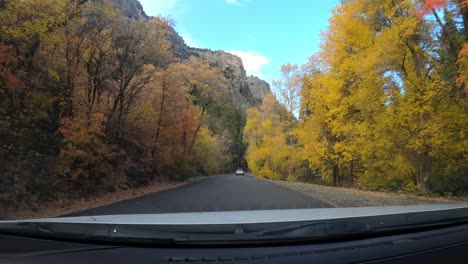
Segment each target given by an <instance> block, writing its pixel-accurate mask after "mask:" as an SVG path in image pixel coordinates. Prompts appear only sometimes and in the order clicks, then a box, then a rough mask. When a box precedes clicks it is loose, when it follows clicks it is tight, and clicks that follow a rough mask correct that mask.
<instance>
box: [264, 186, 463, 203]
mask: <svg viewBox="0 0 468 264" xmlns="http://www.w3.org/2000/svg"><path fill="white" fill-rule="evenodd" d="M269 181H271V182H274V183H276V184H279V185H281V186H284V187H287V188H290V189H293V190H295V191H299V192H302V193H305V194H307V195H309V196H311V197H313V198H315V199H319V200H321V201H324V202H326V203H328V204H330V205H332V206H334V207H361V206H392V205H419V204H434V203H444V204H448V203H466V202H467V201H466V200H465V199H461V198H445V197H444V198H442V197H441V198H433V197H421V196H415V195H409V194H397V193H386V192H373V191H363V190H358V189H352V188H338V187H330V186H323V185H316V184H310V183H300V182H286V181H272V180H269Z"/></svg>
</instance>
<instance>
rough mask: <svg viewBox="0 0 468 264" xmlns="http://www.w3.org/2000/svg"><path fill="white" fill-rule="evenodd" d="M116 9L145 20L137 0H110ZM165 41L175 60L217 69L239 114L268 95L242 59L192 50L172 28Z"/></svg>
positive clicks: (266, 86)
mask: <svg viewBox="0 0 468 264" xmlns="http://www.w3.org/2000/svg"><path fill="white" fill-rule="evenodd" d="M112 1H113V3H114V4H115V5H116V7H118V8H120V9H121V10H123V11H124V14H125V15H126V16H128V17H130V18H133V19H138V20H140V19H141V20H148V19H150V18H151V16H148V15H147V14H146V12H145V11H144V8H143V6H142V5H141V3H140V2H139V0H112ZM169 31H170V32H169V34H168V41H169V42H170V44H171V49H172V51H173V53H174V55H175V57H176V59H178V60H181V61H185V60H188V59H190V58H191V57H197V58H199V59H202V60H204V61H207V62H208V63H209V64H210V65H211V66H213V67H218V68H219V69H220V70H221V71H222V72H223V73H224V76H225V77H226V79H227V80H228V83H229V85H228V91H227V94H228V98H229V99H230V101H231V102H232V103H234V104H235V105H236V106H238V107H239V109H241V110H242V111H243V112H245V111H246V110H247V109H249V108H251V107H259V106H260V105H261V103H262V100H263V98H264V97H265V96H266V95H267V94H269V93H271V87H270V84H269V83H268V82H266V81H264V80H262V79H260V78H259V77H258V76H253V75H250V76H248V75H247V73H246V71H245V67H244V63H243V61H242V58H240V57H239V56H237V55H235V54H232V53H229V52H226V51H224V50H211V49H208V48H195V47H190V46H188V45H187V44H186V42H185V40H184V39H183V37H182V36H180V35H179V33H178V32H177V31H176V30H175V29H174V28H173V27H170V28H169Z"/></svg>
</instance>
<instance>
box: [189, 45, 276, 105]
mask: <svg viewBox="0 0 468 264" xmlns="http://www.w3.org/2000/svg"><path fill="white" fill-rule="evenodd" d="M189 51H190V54H191V56H195V57H199V58H200V59H202V60H205V61H207V62H208V63H210V64H211V65H212V66H214V67H219V68H220V69H221V71H222V72H223V73H224V76H225V77H226V79H227V80H228V82H229V84H230V85H229V90H228V94H229V98H230V99H231V101H232V102H233V103H234V104H235V105H237V106H239V107H240V109H242V110H243V111H245V110H247V109H248V108H250V107H255V106H259V105H260V104H261V103H262V100H263V97H265V95H267V94H268V93H270V92H271V90H270V85H269V84H268V83H267V82H265V81H263V80H261V79H259V78H258V77H254V76H247V75H246V72H245V68H244V64H243V63H242V59H241V58H240V57H238V56H236V55H234V54H231V53H228V52H224V51H222V50H218V51H212V50H208V49H195V48H189Z"/></svg>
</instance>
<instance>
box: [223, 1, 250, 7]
mask: <svg viewBox="0 0 468 264" xmlns="http://www.w3.org/2000/svg"><path fill="white" fill-rule="evenodd" d="M225 1H226V4H228V5H233V6H242V7H244V6H245V5H246V4H248V3H250V2H251V1H252V0H225Z"/></svg>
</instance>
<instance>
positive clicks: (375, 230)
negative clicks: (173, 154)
mask: <svg viewBox="0 0 468 264" xmlns="http://www.w3.org/2000/svg"><path fill="white" fill-rule="evenodd" d="M70 219H73V218H70ZM466 223H468V208H457V209H448V210H437V211H427V212H415V213H401V214H388V215H378V216H362V217H348V218H341V219H340V218H338V219H328V220H313V221H290V222H278V223H276V222H270V223H245V224H243V223H239V224H235V223H230V224H194V225H190V224H183V225H167V224H166V225H157V224H156V225H152V224H115V223H73V222H60V221H58V222H57V220H56V221H54V222H46V221H45V222H40V221H39V222H37V221H31V222H28V221H17V222H14V221H13V222H11V221H10V222H7V223H5V222H4V223H0V233H4V234H12V235H20V236H34V237H40V238H51V239H67V240H78V241H86V242H104V243H136V244H151V245H208V244H212V245H220V244H261V243H282V242H324V241H330V240H337V239H339V240H345V239H355V238H358V237H369V236H380V235H387V234H397V233H403V232H416V231H419V230H427V229H435V228H441V227H445V226H452V225H460V224H466Z"/></svg>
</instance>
